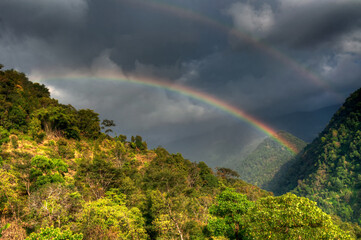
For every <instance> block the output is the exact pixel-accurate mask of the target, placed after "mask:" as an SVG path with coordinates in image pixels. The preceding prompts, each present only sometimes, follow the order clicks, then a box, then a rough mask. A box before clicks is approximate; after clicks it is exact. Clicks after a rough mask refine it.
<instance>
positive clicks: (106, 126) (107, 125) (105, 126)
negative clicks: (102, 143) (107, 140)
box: [102, 119, 116, 133]
mask: <svg viewBox="0 0 361 240" xmlns="http://www.w3.org/2000/svg"><path fill="white" fill-rule="evenodd" d="M115 126H116V125H115V123H114V121H113V120H108V119H104V120H103V121H102V129H105V133H111V132H113V130H112V129H110V128H111V127H115Z"/></svg>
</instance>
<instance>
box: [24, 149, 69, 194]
mask: <svg viewBox="0 0 361 240" xmlns="http://www.w3.org/2000/svg"><path fill="white" fill-rule="evenodd" d="M30 164H31V169H30V181H31V182H32V183H33V185H32V187H33V188H38V187H40V186H43V185H45V184H47V183H63V182H64V176H63V175H64V173H66V172H68V165H67V164H66V163H65V162H64V161H63V160H61V159H50V158H48V157H45V156H40V155H37V156H35V157H33V158H32V159H31V162H30Z"/></svg>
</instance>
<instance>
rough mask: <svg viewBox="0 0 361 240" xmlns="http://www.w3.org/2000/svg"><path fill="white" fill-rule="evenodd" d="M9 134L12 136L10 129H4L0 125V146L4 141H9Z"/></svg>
mask: <svg viewBox="0 0 361 240" xmlns="http://www.w3.org/2000/svg"><path fill="white" fill-rule="evenodd" d="M9 136H10V133H9V131H8V130H6V129H4V128H3V127H2V126H0V146H1V144H3V143H7V142H9Z"/></svg>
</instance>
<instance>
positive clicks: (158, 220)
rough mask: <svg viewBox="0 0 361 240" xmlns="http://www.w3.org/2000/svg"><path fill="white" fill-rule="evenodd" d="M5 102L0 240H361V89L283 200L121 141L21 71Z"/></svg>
mask: <svg viewBox="0 0 361 240" xmlns="http://www.w3.org/2000/svg"><path fill="white" fill-rule="evenodd" d="M0 102H1V104H0V182H1V183H0V219H1V221H0V238H1V239H27V240H30V239H77V240H78V239H182V240H183V239H199V240H200V239H359V238H361V229H360V227H359V225H358V224H357V222H358V223H359V221H360V219H359V216H360V214H359V213H360V212H359V209H360V208H359V202H358V201H357V199H359V196H360V195H359V194H360V191H359V189H360V186H361V184H359V183H360V181H361V177H360V176H361V175H360V174H361V173H360V170H361V169H360V164H359V160H360V154H359V152H360V137H361V135H360V127H361V125H360V116H361V115H360V109H361V101H360V90H359V91H358V92H357V94H354V95H352V96H351V97H350V98H349V99H348V100H347V101H346V103H345V105H344V106H343V107H342V108H341V110H340V111H339V112H338V113H337V114H336V115H335V117H334V118H333V119H332V120H331V122H330V124H329V125H328V126H327V127H326V129H325V131H323V132H322V133H321V134H320V137H319V138H318V139H316V140H315V141H314V142H313V143H312V144H310V145H308V146H307V147H306V148H305V150H304V151H303V152H301V153H300V155H299V156H298V159H306V161H303V162H304V163H303V164H304V165H305V166H304V165H302V166H300V168H301V169H302V170H303V171H302V172H301V173H300V174H302V176H299V175H297V176H296V175H292V174H290V176H292V177H293V178H292V179H291V178H290V176H284V177H288V178H287V183H288V185H286V186H282V187H283V188H282V189H281V190H279V192H278V193H281V192H282V191H283V190H284V189H287V190H286V191H284V192H282V194H283V195H280V194H279V196H274V194H273V193H272V192H268V191H266V190H263V189H261V188H259V187H257V186H254V185H252V184H249V183H246V182H245V181H243V180H241V179H240V178H239V174H238V173H237V172H236V171H234V170H233V169H229V168H222V167H219V168H216V169H211V168H210V167H208V166H207V165H206V164H205V163H204V162H191V161H189V160H187V159H184V158H183V156H182V155H181V154H180V153H177V154H172V153H169V152H168V151H167V150H166V149H164V148H162V147H158V148H156V149H148V147H147V143H146V142H145V141H143V139H142V137H141V136H134V137H131V139H129V140H127V137H126V136H124V135H117V136H111V135H110V132H111V131H112V127H113V126H114V125H115V124H116V122H114V121H112V120H106V119H105V120H103V121H101V120H100V117H99V114H97V113H96V112H94V111H93V110H90V109H80V110H77V109H75V108H74V107H73V106H71V105H63V104H61V103H59V102H58V101H57V100H55V99H52V98H51V97H50V93H49V90H48V89H47V88H46V86H44V85H41V84H38V83H32V82H31V81H29V80H28V79H27V77H26V76H25V74H23V73H20V72H17V71H15V70H3V71H0ZM354 129H358V130H356V131H354ZM102 130H103V131H102ZM331 140H332V142H330V141H331ZM311 154H312V157H311V156H309V155H311ZM314 156H317V161H316V162H315V163H314V162H313V161H314V160H311V158H312V159H313V158H314ZM325 159H332V160H333V161H332V163H329V162H327V163H326V161H325ZM299 161H301V160H299ZM316 163H317V164H316ZM294 164H300V163H299V162H295V163H294ZM306 177H307V178H306ZM295 178H297V180H296V179H295ZM355 179H358V180H355ZM294 180H296V184H294V183H295V182H294ZM297 181H298V182H297ZM290 191H291V192H290ZM335 195H337V196H335ZM321 199H322V200H321ZM316 201H317V203H316ZM320 207H321V208H320ZM350 209H351V210H350ZM355 209H356V210H355Z"/></svg>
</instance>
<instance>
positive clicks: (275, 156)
mask: <svg viewBox="0 0 361 240" xmlns="http://www.w3.org/2000/svg"><path fill="white" fill-rule="evenodd" d="M278 134H279V135H280V136H282V138H283V139H286V140H287V142H290V143H291V144H292V145H293V146H295V147H296V148H297V150H298V152H299V151H301V150H302V149H303V148H304V147H305V146H306V143H305V142H304V141H302V140H301V139H299V138H297V137H295V136H293V135H292V134H289V133H287V132H283V131H281V132H279V133H278ZM293 157H295V155H294V153H292V152H290V151H289V150H288V149H286V148H285V147H284V146H282V145H281V144H280V143H279V142H277V141H276V140H274V139H272V138H266V139H265V140H263V142H261V143H260V144H259V145H258V146H257V148H256V149H255V150H254V151H252V152H251V153H250V154H249V155H247V156H246V157H245V158H243V159H238V160H237V161H234V162H233V164H232V165H233V167H234V169H235V170H236V171H237V172H238V173H239V175H240V178H241V179H243V180H244V181H246V182H249V183H252V184H255V185H257V186H259V187H260V188H262V189H266V190H268V191H273V190H274V189H276V188H277V186H273V185H272V184H270V181H271V180H272V179H273V178H274V176H275V174H276V173H277V172H278V171H279V170H280V168H281V166H283V165H284V164H285V163H287V162H288V161H290V160H291V159H292V158H293ZM230 166H231V165H230Z"/></svg>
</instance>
